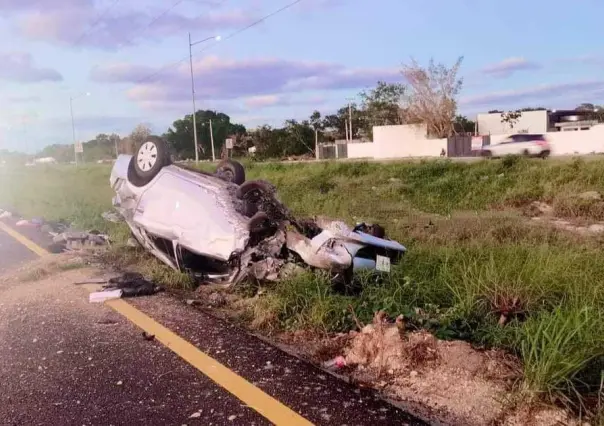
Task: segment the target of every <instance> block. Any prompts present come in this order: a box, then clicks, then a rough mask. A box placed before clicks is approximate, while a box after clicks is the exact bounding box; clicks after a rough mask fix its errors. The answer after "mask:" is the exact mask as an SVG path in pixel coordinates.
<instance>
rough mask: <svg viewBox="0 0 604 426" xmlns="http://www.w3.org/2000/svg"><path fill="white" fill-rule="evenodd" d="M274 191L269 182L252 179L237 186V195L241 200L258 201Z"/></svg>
mask: <svg viewBox="0 0 604 426" xmlns="http://www.w3.org/2000/svg"><path fill="white" fill-rule="evenodd" d="M272 192H273V188H272V187H271V185H270V184H269V183H268V182H264V181H261V180H251V181H249V182H245V183H244V184H242V185H241V186H240V187H239V188H237V192H236V193H235V196H236V197H237V198H238V199H240V200H244V201H247V202H251V203H256V202H258V201H260V200H261V199H262V198H263V197H265V196H267V195H269V194H271V193H272Z"/></svg>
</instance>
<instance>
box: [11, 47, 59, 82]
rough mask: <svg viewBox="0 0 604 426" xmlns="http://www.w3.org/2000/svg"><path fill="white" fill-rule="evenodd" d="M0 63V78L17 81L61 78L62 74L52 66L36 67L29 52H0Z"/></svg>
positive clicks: (57, 79)
mask: <svg viewBox="0 0 604 426" xmlns="http://www.w3.org/2000/svg"><path fill="white" fill-rule="evenodd" d="M0 64H2V66H0V80H9V81H16V82H19V83H35V82H40V81H62V80H63V76H62V75H61V74H60V73H59V72H58V71H56V70H54V69H52V68H39V67H36V66H35V65H34V61H33V58H32V56H31V54H29V53H24V52H11V53H0Z"/></svg>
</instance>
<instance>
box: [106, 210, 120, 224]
mask: <svg viewBox="0 0 604 426" xmlns="http://www.w3.org/2000/svg"><path fill="white" fill-rule="evenodd" d="M101 217H102V218H103V219H105V220H106V221H109V222H113V223H119V222H123V221H124V219H123V218H122V217H121V216H120V215H119V214H117V213H115V212H105V213H103V214H101Z"/></svg>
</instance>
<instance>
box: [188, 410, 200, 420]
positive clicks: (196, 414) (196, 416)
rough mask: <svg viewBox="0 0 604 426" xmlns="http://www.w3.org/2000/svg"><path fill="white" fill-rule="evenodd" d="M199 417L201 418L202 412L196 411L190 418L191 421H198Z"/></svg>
mask: <svg viewBox="0 0 604 426" xmlns="http://www.w3.org/2000/svg"><path fill="white" fill-rule="evenodd" d="M199 417H201V412H200V411H196V412H195V413H193V414H191V415H190V416H189V418H190V419H197V418H199Z"/></svg>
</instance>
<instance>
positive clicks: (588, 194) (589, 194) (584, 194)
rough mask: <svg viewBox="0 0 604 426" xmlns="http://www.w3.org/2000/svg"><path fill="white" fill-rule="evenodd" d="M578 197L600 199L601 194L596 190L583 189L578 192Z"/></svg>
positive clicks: (592, 199)
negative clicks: (583, 190)
mask: <svg viewBox="0 0 604 426" xmlns="http://www.w3.org/2000/svg"><path fill="white" fill-rule="evenodd" d="M579 198H580V199H582V200H591V201H600V200H601V199H602V196H601V195H600V193H599V192H598V191H585V192H582V193H581V194H579Z"/></svg>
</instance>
